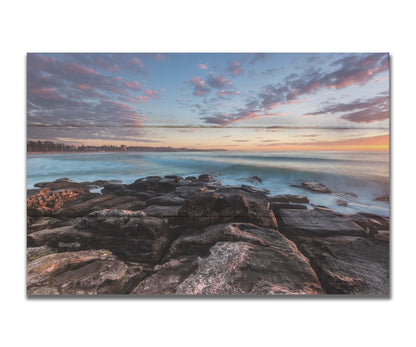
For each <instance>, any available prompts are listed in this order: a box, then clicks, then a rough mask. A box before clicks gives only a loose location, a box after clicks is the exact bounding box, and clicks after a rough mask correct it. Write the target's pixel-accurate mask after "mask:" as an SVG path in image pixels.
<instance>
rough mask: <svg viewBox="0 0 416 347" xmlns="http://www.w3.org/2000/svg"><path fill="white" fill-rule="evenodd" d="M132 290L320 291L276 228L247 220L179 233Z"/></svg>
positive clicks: (189, 292)
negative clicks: (160, 262)
mask: <svg viewBox="0 0 416 347" xmlns="http://www.w3.org/2000/svg"><path fill="white" fill-rule="evenodd" d="M132 294H141V295H145V294H155V295H163V294H180V295H279V294H305V295H312V294H324V291H323V289H322V287H321V285H320V283H319V280H318V278H317V276H316V274H315V272H314V270H313V269H312V267H311V266H310V263H309V260H308V259H307V258H305V257H304V255H303V254H302V253H301V252H300V251H299V250H298V248H297V247H296V245H295V244H294V243H293V242H292V241H290V240H289V239H287V238H286V237H284V236H283V235H282V234H280V233H279V232H278V231H276V230H273V229H268V228H262V227H258V226H256V225H253V224H247V223H226V224H220V225H214V226H209V227H206V228H205V229H203V230H202V232H201V233H200V234H195V235H188V236H182V237H179V238H178V239H177V240H175V241H174V242H173V243H172V245H171V247H170V249H169V252H168V255H167V257H166V262H165V263H164V264H163V265H160V266H159V265H158V266H156V267H155V273H154V274H152V275H151V276H150V277H148V278H146V279H145V280H144V281H143V282H141V283H140V284H139V285H138V286H137V287H136V288H135V289H134V290H133V292H132Z"/></svg>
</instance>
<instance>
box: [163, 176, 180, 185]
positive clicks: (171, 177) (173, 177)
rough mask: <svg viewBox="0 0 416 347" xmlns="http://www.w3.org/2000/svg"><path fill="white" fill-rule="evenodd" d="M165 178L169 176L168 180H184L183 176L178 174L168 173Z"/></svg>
mask: <svg viewBox="0 0 416 347" xmlns="http://www.w3.org/2000/svg"><path fill="white" fill-rule="evenodd" d="M165 178H167V179H168V180H172V181H174V182H175V183H178V182H179V181H182V180H183V177H182V176H177V175H167V176H165Z"/></svg>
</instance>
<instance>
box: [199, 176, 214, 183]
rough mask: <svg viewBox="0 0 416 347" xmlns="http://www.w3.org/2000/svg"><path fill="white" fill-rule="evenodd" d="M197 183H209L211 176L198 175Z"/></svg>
mask: <svg viewBox="0 0 416 347" xmlns="http://www.w3.org/2000/svg"><path fill="white" fill-rule="evenodd" d="M198 181H202V182H211V175H208V174H202V175H199V177H198Z"/></svg>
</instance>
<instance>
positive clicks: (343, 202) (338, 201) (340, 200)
mask: <svg viewBox="0 0 416 347" xmlns="http://www.w3.org/2000/svg"><path fill="white" fill-rule="evenodd" d="M335 203H336V204H337V205H338V206H348V201H346V200H343V199H337V200H336V201H335Z"/></svg>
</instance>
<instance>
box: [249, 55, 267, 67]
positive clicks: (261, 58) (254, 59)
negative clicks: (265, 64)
mask: <svg viewBox="0 0 416 347" xmlns="http://www.w3.org/2000/svg"><path fill="white" fill-rule="evenodd" d="M264 59H266V53H254V54H253V57H252V58H251V59H250V60H249V62H248V63H249V64H250V65H252V64H255V63H257V62H259V61H264Z"/></svg>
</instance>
